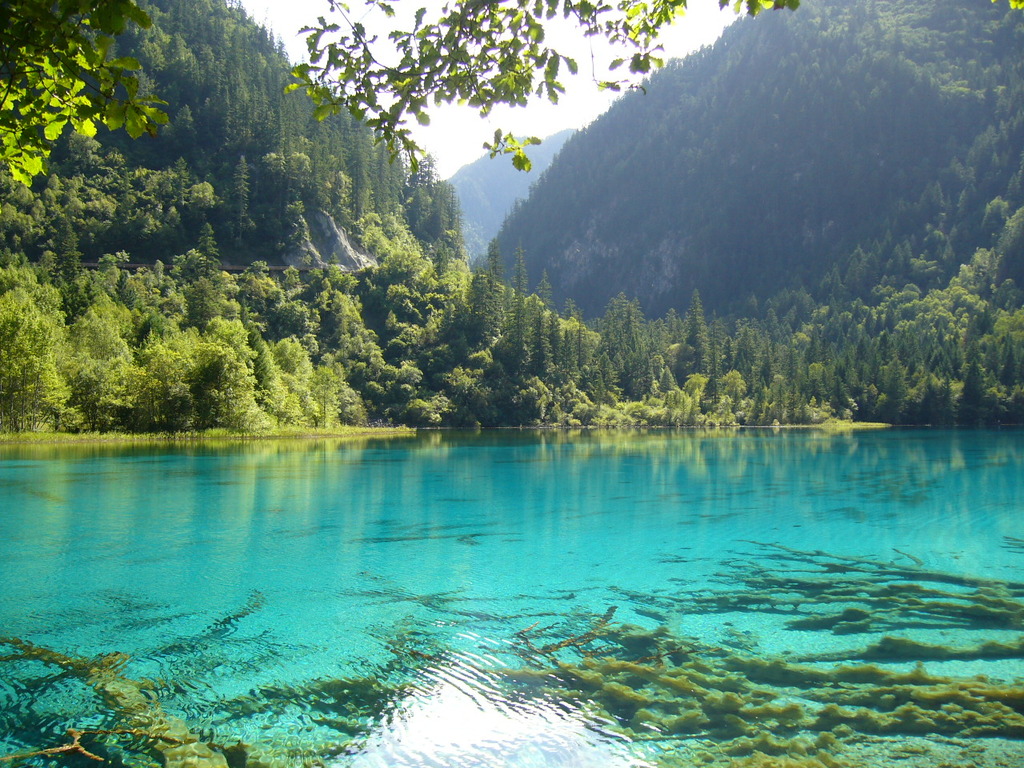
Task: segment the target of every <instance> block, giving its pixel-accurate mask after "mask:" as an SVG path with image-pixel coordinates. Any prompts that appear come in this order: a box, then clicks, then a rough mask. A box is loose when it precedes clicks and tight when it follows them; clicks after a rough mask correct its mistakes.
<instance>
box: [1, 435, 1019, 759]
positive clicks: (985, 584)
mask: <svg viewBox="0 0 1024 768" xmlns="http://www.w3.org/2000/svg"><path fill="white" fill-rule="evenodd" d="M0 458H2V462H0V635H2V636H4V637H6V638H7V640H8V642H7V643H6V644H5V645H4V646H0V654H7V655H6V656H5V657H3V660H2V661H0V755H3V754H13V753H22V752H30V751H35V750H40V749H42V748H45V747H53V746H56V745H60V744H62V743H65V742H66V741H67V739H66V737H65V736H64V732H65V730H66V729H67V728H69V727H73V728H79V729H92V730H100V729H105V730H115V729H122V730H128V729H134V730H135V731H137V732H138V733H136V734H135V735H134V736H132V735H129V734H108V735H91V736H90V737H89V739H90V741H89V743H90V744H91V745H92V747H93V748H94V751H97V752H99V753H100V755H101V756H103V757H108V758H112V759H116V760H120V761H125V762H131V763H146V764H152V762H153V760H154V759H161V760H163V761H164V762H165V763H166V764H168V765H178V764H181V765H184V764H185V763H184V762H181V761H180V759H179V756H178V755H177V754H176V753H174V750H175V749H177V748H178V747H177V746H175V745H174V743H172V742H169V741H166V740H165V741H163V742H160V741H158V740H154V738H152V733H150V732H151V731H152V730H153V729H154V728H156V729H157V730H159V728H163V727H165V726H167V724H168V723H173V725H174V727H175V728H178V729H179V730H178V731H175V733H177V734H178V737H177V738H179V741H181V740H183V741H195V742H197V743H203V744H209V745H210V746H209V750H210V753H211V754H212V755H213V757H211V758H209V760H210V761H212V762H210V763H209V764H210V765H214V764H219V763H217V761H218V760H219V759H220V756H221V755H227V758H228V760H227V761H228V762H229V763H230V765H231V768H240V767H241V766H245V765H249V766H253V767H255V766H257V765H260V766H264V765H273V764H277V765H302V764H305V765H311V764H318V763H329V764H332V765H337V766H339V767H341V766H392V767H396V766H435V765H437V766H474V767H476V766H509V768H512V767H513V766H515V767H516V768H518V767H519V766H595V767H596V766H617V765H622V766H630V765H637V766H640V765H643V766H646V765H666V766H667V765H717V764H722V765H729V764H734V765H757V764H768V763H758V762H757V761H758V760H767V759H769V758H762V757H759V755H769V756H774V758H772V759H777V760H781V759H782V757H783V756H785V757H786V758H787V759H789V760H793V761H804V762H803V763H799V764H801V765H804V764H805V765H808V766H811V765H830V764H845V763H843V761H848V762H849V763H850V764H861V765H879V766H881V765H887V764H890V763H891V762H892V761H893V760H895V759H900V760H901V761H902V763H901V764H902V765H907V766H915V765H922V766H924V765H936V764H938V763H940V762H942V761H944V760H945V761H955V760H965V759H968V758H969V759H970V760H971V761H973V762H974V763H975V764H976V765H993V766H994V765H999V764H1007V765H1012V764H1022V763H1024V742H1022V741H1021V739H1024V717H1022V715H1021V712H1022V711H1024V704H1022V702H1024V687H1022V684H1021V678H1022V677H1024V663H1022V661H1021V659H1022V656H1024V648H1022V639H1024V638H1022V621H1024V602H1022V601H1024V584H1022V583H1021V582H1024V568H1022V566H1024V514H1022V511H1024V509H1022V508H1024V493H1022V491H1021V485H1020V478H1021V470H1022V467H1024V434H1022V433H1020V432H1013V431H1003V432H997V431H978V432H944V431H923V430H921V431H882V432H858V433H852V434H824V433H818V432H812V431H785V430H784V431H772V430H752V431H744V432H732V431H723V432H695V431H683V432H671V431H656V432H631V431H623V432H601V431H588V432H579V433H564V432H529V431H523V432H519V431H502V432H491V433H482V434H468V433H453V432H431V433H425V434H421V435H419V436H416V437H404V438H393V439H388V440H368V441H363V442H360V443H352V442H332V441H311V442H297V441H281V442H278V441H267V442H247V443H234V444H223V445H219V444H202V443H201V444H192V445H186V446H179V447H166V446H164V447H139V446H134V447H108V446H100V445H96V446H67V447H40V446H34V447H7V448H4V449H3V451H2V453H0ZM51 652H52V653H51ZM47 654H50V655H47ZM109 654H118V655H117V656H109ZM773 665H774V666H773ZM771 670H774V671H771ZM808 670H811V671H808ZM851 670H852V671H851ZM914 675H916V677H914ZM979 675H980V676H983V677H984V682H983V683H982V682H979V681H978V679H977V678H978V676H979ZM972 680H973V681H974V682H971V681H972ZM154 713H155V714H154ZM154 723H156V725H155V726H154ZM147 734H148V735H147ZM901 750H902V751H901ZM40 759H42V758H40ZM49 759H50V760H52V759H54V758H49ZM60 759H62V760H64V761H70V762H74V761H76V760H78V761H82V760H85V758H83V757H80V756H76V755H68V756H64V757H62V758H60ZM203 759H207V758H203ZM176 760H178V761H179V762H178V763H176V762H175V761H176ZM815 761H816V762H815ZM829 761H832V763H830V762H829ZM836 761H839V762H838V763H837V762H836ZM1000 761H1002V763H1000ZM1007 761H1008V762H1007ZM85 762H86V763H88V761H87V760H85ZM780 764H781V763H780Z"/></svg>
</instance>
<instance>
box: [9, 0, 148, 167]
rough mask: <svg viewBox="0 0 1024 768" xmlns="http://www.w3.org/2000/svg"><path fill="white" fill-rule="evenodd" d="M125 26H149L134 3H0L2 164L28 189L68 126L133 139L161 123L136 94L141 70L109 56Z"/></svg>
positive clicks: (60, 0)
mask: <svg viewBox="0 0 1024 768" xmlns="http://www.w3.org/2000/svg"><path fill="white" fill-rule="evenodd" d="M129 24H137V25H139V26H141V27H148V26H149V25H150V20H149V17H148V16H147V15H146V13H145V12H144V11H143V10H142V9H141V8H140V7H139V6H138V4H137V3H136V2H134V0H7V1H6V2H4V3H3V4H2V5H0V161H2V163H3V164H4V165H6V166H7V168H8V169H9V171H10V172H11V174H12V175H13V176H14V177H15V178H16V179H18V180H19V181H22V182H24V183H25V184H28V183H29V182H30V181H31V179H32V177H33V176H35V175H37V174H40V173H42V172H43V171H44V170H45V164H46V158H47V157H48V155H49V151H50V147H51V145H52V143H53V142H54V141H55V140H56V139H57V138H58V137H59V136H60V135H61V133H62V132H63V131H64V130H65V129H66V128H68V127H69V126H70V127H71V128H73V129H74V130H76V131H78V132H79V133H83V134H85V135H87V136H92V135H94V134H95V133H96V129H97V126H99V125H105V126H107V127H108V128H111V129H119V128H122V127H123V128H124V129H125V130H127V131H128V133H129V134H130V135H131V136H133V137H138V136H141V135H142V134H143V133H145V132H151V133H152V132H154V131H155V130H156V126H157V125H158V124H160V123H165V122H167V116H166V115H165V114H164V113H163V112H162V111H161V110H160V109H159V107H158V106H156V105H157V104H159V103H162V102H159V101H158V100H156V99H153V98H147V97H145V96H142V95H140V94H139V92H138V90H139V83H138V79H137V78H136V77H134V76H133V75H132V74H130V73H131V72H132V71H134V70H137V69H138V68H139V63H138V62H137V61H136V60H135V59H132V58H128V57H118V56H117V55H116V54H115V53H114V46H113V42H114V37H115V36H116V35H118V34H120V33H121V32H123V31H124V30H125V29H126V28H127V26H128V25H129Z"/></svg>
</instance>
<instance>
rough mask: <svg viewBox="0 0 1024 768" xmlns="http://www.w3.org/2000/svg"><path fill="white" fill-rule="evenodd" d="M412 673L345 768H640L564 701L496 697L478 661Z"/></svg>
mask: <svg viewBox="0 0 1024 768" xmlns="http://www.w3.org/2000/svg"><path fill="white" fill-rule="evenodd" d="M446 661H447V662H448V663H446V664H443V665H437V666H432V667H430V668H429V669H426V670H424V671H422V672H421V673H420V677H419V679H418V681H417V682H416V683H415V684H414V685H411V686H410V687H409V690H408V695H407V696H405V697H404V698H402V699H401V700H400V701H398V702H396V704H395V707H394V709H393V711H392V712H391V713H390V714H389V715H388V716H387V717H386V718H385V719H384V720H383V722H381V723H380V724H378V725H377V727H375V728H374V729H373V730H372V731H371V733H370V734H369V735H368V736H367V737H366V738H365V739H364V740H363V742H362V743H361V744H360V746H359V747H357V748H356V749H355V750H354V751H353V753H351V754H350V755H348V756H346V757H345V758H343V759H341V760H339V761H338V762H336V763H334V765H336V766H345V768H413V767H415V768H432V767H433V766H437V768H442V767H443V768H463V767H465V768H646V767H647V766H649V765H652V764H651V763H647V762H645V761H642V760H640V759H639V758H637V757H636V756H635V755H630V754H629V753H628V752H627V747H626V745H627V744H628V743H629V742H628V740H626V739H624V738H623V737H621V736H618V735H614V734H611V733H608V732H605V731H604V730H603V729H602V728H601V724H600V723H599V722H597V721H596V720H595V719H594V718H593V717H591V716H589V715H588V714H587V713H586V712H585V711H584V710H583V709H582V708H580V707H578V706H577V705H575V704H573V703H572V702H569V701H558V700H554V699H551V698H544V697H531V696H526V695H524V696H517V697H511V696H509V695H508V692H507V690H506V691H504V692H503V690H502V685H501V680H500V676H499V675H498V674H496V673H495V672H492V671H490V670H487V669H484V668H482V667H481V666H480V664H481V663H487V660H486V659H483V658H482V657H479V656H475V655H470V654H459V655H457V656H454V657H452V658H449V659H446Z"/></svg>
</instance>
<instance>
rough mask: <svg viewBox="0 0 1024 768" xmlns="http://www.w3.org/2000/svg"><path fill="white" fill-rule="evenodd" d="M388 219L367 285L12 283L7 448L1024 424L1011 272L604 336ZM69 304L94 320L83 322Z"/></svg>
mask: <svg viewBox="0 0 1024 768" xmlns="http://www.w3.org/2000/svg"><path fill="white" fill-rule="evenodd" d="M370 218H371V220H372V223H368V224H367V225H366V227H365V234H364V237H365V238H366V239H367V240H368V241H370V242H372V244H373V248H374V249H375V251H376V252H377V253H379V254H380V255H381V256H382V261H381V264H380V266H378V267H374V268H371V269H367V270H364V271H363V272H362V273H360V274H359V275H358V276H356V275H352V274H346V273H343V272H342V271H341V270H340V269H338V268H337V267H331V268H329V269H326V270H311V271H308V272H305V273H300V272H299V271H298V270H295V269H289V270H288V271H286V272H285V273H283V274H281V275H280V276H279V277H277V278H275V277H272V276H271V275H269V274H268V273H267V271H266V269H265V268H264V267H262V266H261V265H259V264H257V265H253V266H252V267H250V268H249V269H247V270H246V271H245V272H243V273H241V274H237V275H233V274H230V273H228V272H225V271H222V270H220V269H219V268H218V264H217V261H216V259H215V258H214V257H212V256H210V255H209V254H208V253H207V254H204V253H203V252H201V251H197V250H192V251H188V252H186V253H185V254H183V255H181V256H179V257H178V258H176V259H175V260H174V265H173V267H171V268H170V269H164V268H163V266H162V265H160V264H158V265H157V266H156V267H154V268H148V267H146V268H141V269H138V270H136V271H129V270H126V269H124V268H122V267H120V266H118V264H117V263H116V259H111V260H107V261H106V262H105V263H104V266H102V267H101V268H100V269H98V270H94V271H89V272H84V273H78V274H76V275H74V276H67V275H62V274H61V273H59V272H48V271H47V270H46V269H45V268H43V267H31V266H27V265H24V264H12V265H10V266H8V267H6V268H3V269H0V429H2V430H6V431H11V430H27V429H37V428H43V427H46V428H57V429H65V430H79V429H83V430H110V429H117V430H129V431H145V432H154V431H183V430H192V429H204V428H211V427H226V428H230V429H235V430H241V431H262V430H266V429H270V428H273V427H277V426H295V427H303V426H309V427H330V426H332V425H334V424H338V423H365V422H366V421H368V420H370V421H381V420H382V421H387V422H395V423H405V424H410V425H417V426H441V425H445V426H475V425H487V426H497V425H539V424H555V425H625V424H654V425H661V424H665V425H697V424H773V423H797V424H802V423H818V422H821V421H824V420H826V419H830V418H841V419H848V418H851V417H855V418H858V419H862V420H878V421H886V422H890V423H902V424H965V425H973V424H979V423H998V422H1011V423H1021V422H1024V384H1022V382H1024V370H1022V368H1024V309H1021V294H1020V292H1019V291H1018V290H1017V289H1016V288H1015V287H1014V286H1013V284H1012V281H1005V282H999V276H998V272H999V261H1000V258H999V254H998V252H994V251H979V252H978V253H977V254H976V255H975V257H974V259H973V260H972V262H971V263H970V264H969V265H965V266H964V267H963V268H962V269H961V270H960V272H959V274H958V275H957V276H956V277H954V278H953V279H951V280H950V281H949V283H948V284H947V285H945V286H943V287H941V288H935V289H932V290H930V291H927V292H923V291H921V289H919V288H917V287H916V286H907V287H905V288H902V289H899V290H897V289H894V288H892V287H889V286H879V287H877V288H876V289H875V291H874V292H873V293H872V296H871V303H870V304H869V303H864V302H862V301H860V300H859V299H858V300H854V301H852V302H848V303H844V304H840V305H836V306H827V305H825V306H816V305H815V304H814V302H813V300H812V299H811V297H810V296H809V295H808V294H807V293H805V292H790V293H785V294H781V295H780V296H778V297H776V298H775V299H773V300H771V301H770V302H768V305H767V310H766V314H765V317H764V318H763V319H751V318H747V319H741V320H735V321H730V322H726V321H724V320H722V319H719V318H716V317H714V316H710V317H709V316H707V315H706V314H705V312H704V310H703V308H702V305H701V303H700V298H699V295H698V294H696V293H695V294H694V296H693V300H692V302H691V305H690V307H689V309H688V311H687V312H686V313H685V315H683V316H682V317H680V316H679V315H677V314H676V313H675V312H673V311H670V312H669V313H668V314H667V315H666V316H665V317H663V318H661V319H658V320H655V321H648V320H646V319H645V318H644V315H643V312H642V310H641V307H640V305H639V303H638V302H636V301H635V300H632V301H631V300H628V299H626V298H625V297H622V296H620V297H618V298H616V299H613V300H612V301H611V302H610V303H609V305H608V307H607V309H606V311H605V313H604V315H603V316H602V317H600V318H599V319H598V320H597V321H596V322H595V323H594V324H593V326H592V327H591V326H588V325H587V324H586V323H584V322H583V320H582V318H581V317H580V316H579V314H578V312H576V311H575V310H573V309H572V308H570V309H569V311H568V312H566V313H563V314H561V315H560V314H559V313H557V312H555V311H554V309H553V308H552V306H551V304H550V293H549V290H548V288H547V286H546V281H542V284H541V290H540V293H539V294H531V295H527V293H526V292H525V285H526V282H527V281H526V274H525V268H524V267H523V263H522V260H521V259H520V260H519V263H518V268H517V270H516V272H515V274H514V276H513V283H514V286H512V287H510V286H507V285H505V284H504V283H503V282H502V281H501V279H500V273H501V267H500V257H499V256H498V255H497V254H495V253H492V254H491V258H490V259H489V262H488V265H487V267H485V268H482V269H480V270H478V271H476V272H470V271H468V270H467V269H466V268H465V266H464V264H463V263H462V262H460V261H450V262H447V263H437V262H435V261H432V260H431V259H429V258H427V257H426V256H425V255H424V252H423V249H422V246H421V245H420V244H419V243H418V242H417V241H416V240H415V238H413V237H412V236H411V235H410V233H409V231H408V228H407V227H406V226H405V225H404V224H403V223H402V222H401V221H400V220H399V219H398V218H397V217H394V216H390V217H387V218H384V219H381V218H379V217H376V216H372V217H370ZM1017 219H1018V221H1017V223H1016V225H1015V227H1016V229H1018V230H1019V229H1020V228H1021V223H1022V221H1024V219H1022V217H1020V216H1018V217H1017ZM1006 234H1007V235H1008V236H1009V234H1010V232H1009V230H1007V231H1006ZM69 295H72V296H74V297H76V301H80V300H81V298H80V297H82V296H87V297H88V300H87V301H85V302H84V303H83V304H82V305H81V306H80V308H79V309H78V311H77V312H74V313H72V312H69V311H68V310H66V309H64V307H66V306H68V304H69V301H68V297H69Z"/></svg>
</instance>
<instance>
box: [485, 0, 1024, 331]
mask: <svg viewBox="0 0 1024 768" xmlns="http://www.w3.org/2000/svg"><path fill="white" fill-rule="evenodd" d="M1021 50H1024V15H1022V14H1021V13H1020V11H1013V10H1010V9H1008V8H1007V7H1006V6H1005V5H1003V4H999V5H993V4H991V3H988V2H981V3H965V4H950V3H935V2H931V0H892V1H891V2H877V1H876V0H846V1H843V2H840V1H839V0H822V1H821V2H818V3H814V4H811V3H808V4H806V5H805V6H803V7H801V8H800V9H799V10H798V11H796V12H793V13H789V12H785V13H770V14H763V15H761V16H759V17H758V18H756V19H745V20H741V21H740V22H738V23H737V24H735V25H733V26H732V27H730V28H729V29H727V30H726V32H725V34H724V35H723V36H722V38H721V39H720V40H719V42H718V43H717V44H716V45H715V46H713V47H711V48H707V49H704V50H702V51H701V52H699V53H696V54H694V55H692V56H690V57H689V58H687V59H686V60H684V61H682V62H673V63H671V64H670V65H669V66H668V67H666V69H664V70H662V71H660V72H658V73H657V74H656V75H654V76H653V77H651V78H650V80H649V82H648V83H647V84H646V93H645V94H644V93H629V94H626V95H625V96H624V97H623V98H621V99H620V100H619V101H617V102H616V103H615V104H614V105H613V106H612V108H611V109H610V110H609V111H608V112H607V113H606V114H605V115H603V116H602V117H600V118H598V119H597V120H596V121H595V122H594V123H592V124H591V125H590V126H589V127H588V128H587V129H584V130H582V131H580V132H578V133H577V134H576V135H575V136H573V137H572V138H571V139H570V140H569V141H568V142H567V143H566V145H565V147H564V148H563V149H562V151H561V153H560V154H559V156H558V157H557V158H556V159H555V161H554V162H553V163H552V165H551V167H550V168H548V170H547V171H546V172H545V174H544V175H543V176H542V178H541V179H540V180H539V181H538V182H537V183H536V184H535V185H534V187H533V190H532V192H531V194H530V196H529V198H528V199H527V200H525V201H523V202H522V203H520V204H518V205H517V206H516V208H515V210H514V211H513V212H512V214H511V215H510V216H509V218H508V219H507V220H506V222H505V225H504V226H503V228H502V230H501V233H500V235H499V243H500V246H501V249H502V254H503V256H504V257H505V259H506V263H507V264H509V265H511V264H512V263H513V261H514V258H515V252H516V250H517V249H518V248H522V250H523V252H524V254H525V259H526V265H527V268H528V271H529V276H530V282H531V284H534V285H535V284H536V283H537V281H538V279H539V278H540V276H541V273H542V270H546V271H547V273H548V275H549V277H550V280H551V283H552V285H553V287H554V295H555V299H556V300H558V301H562V300H564V299H566V298H572V299H573V300H574V301H575V302H576V303H577V304H578V305H580V306H581V307H582V308H583V310H584V311H585V312H586V313H587V314H589V315H595V314H598V313H600V312H601V311H603V309H604V307H605V306H606V304H607V302H608V301H609V299H610V298H612V297H614V296H615V295H617V294H618V293H619V292H620V291H622V292H625V293H626V294H627V295H628V296H631V297H637V298H639V299H640V300H641V301H642V303H643V306H644V309H645V310H646V311H647V312H649V313H651V314H660V313H661V312H664V311H665V310H666V309H668V308H670V307H672V308H676V309H678V310H680V311H682V310H685V308H686V307H687V306H688V304H689V299H690V297H691V295H692V293H693V291H694V289H699V290H700V292H701V294H702V296H703V297H704V301H705V305H706V306H707V307H709V308H710V309H714V310H717V311H729V310H731V309H738V308H739V309H744V310H745V309H746V308H748V307H749V306H751V299H753V301H754V302H755V303H756V302H758V301H763V300H764V299H765V298H766V297H769V296H771V295H773V294H774V293H776V292H778V291H779V290H783V289H786V288H796V287H803V288H806V289H807V290H810V291H811V292H812V293H815V294H816V295H817V296H818V297H819V298H820V299H825V298H827V297H828V295H829V294H830V293H837V294H843V295H846V296H850V295H853V296H856V295H859V294H860V293H863V292H865V291H870V289H871V288H872V287H873V286H875V285H876V284H877V283H878V282H879V281H884V280H885V279H886V277H887V276H888V277H889V278H891V280H892V282H893V284H894V285H897V287H901V286H902V284H903V283H905V282H913V281H914V280H915V279H916V280H917V281H918V282H921V283H922V284H921V287H922V288H927V287H930V286H932V285H937V284H939V281H940V280H942V279H948V277H949V276H950V275H952V274H955V273H956V270H957V269H958V268H959V265H960V264H961V263H964V262H966V261H967V260H969V259H970V257H971V254H972V253H973V251H974V250H975V249H976V248H977V247H991V246H992V245H993V242H992V238H993V236H994V233H996V232H998V231H999V229H1000V227H1001V224H1002V221H1005V216H1004V217H1003V219H1002V221H995V220H989V219H987V212H989V213H991V206H992V204H993V203H994V202H996V201H1002V202H1003V203H1006V204H1008V206H1009V211H1010V212H1011V213H1012V211H1013V210H1014V209H1015V208H1016V207H1017V206H1019V205H1020V204H1021V202H1022V201H1021V200H1020V193H1021V182H1020V180H1021V177H1022V165H1021V160H1022V156H1021V150H1022V149H1024V85H1022V83H1024V66H1022V63H1021V57H1020V51H1021ZM997 207H998V205H997ZM1001 215H1002V214H1001ZM1007 268H1008V269H1009V271H1010V272H1011V273H1012V272H1013V270H1014V267H1013V264H1012V260H1009V261H1008V267H1007ZM915 269H916V270H917V272H919V273H921V274H920V275H917V276H915V272H914V270H915ZM1010 276H1014V275H1013V274H1010ZM901 281H902V282H901Z"/></svg>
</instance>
